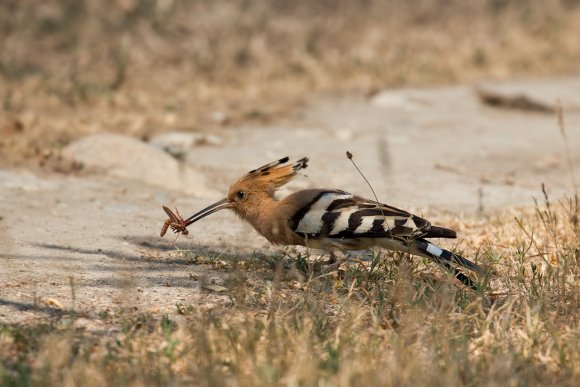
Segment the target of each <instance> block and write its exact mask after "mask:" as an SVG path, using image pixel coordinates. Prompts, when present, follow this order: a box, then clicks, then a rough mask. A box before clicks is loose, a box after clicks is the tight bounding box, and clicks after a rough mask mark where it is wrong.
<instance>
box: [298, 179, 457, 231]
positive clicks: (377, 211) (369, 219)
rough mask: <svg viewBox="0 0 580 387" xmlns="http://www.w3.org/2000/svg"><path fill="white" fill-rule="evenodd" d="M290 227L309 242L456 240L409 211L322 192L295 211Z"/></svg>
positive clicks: (341, 193)
mask: <svg viewBox="0 0 580 387" xmlns="http://www.w3.org/2000/svg"><path fill="white" fill-rule="evenodd" d="M291 227H292V229H293V230H294V232H296V233H297V234H299V235H300V236H302V237H304V238H309V239H318V238H339V239H351V238H396V239H413V238H420V237H448V238H453V237H455V233H454V232H453V231H451V230H447V229H443V228H440V227H432V226H431V224H430V223H429V222H428V221H426V220H425V219H422V218H420V217H418V216H415V215H412V214H410V213H408V212H406V211H403V210H400V209H398V208H395V207H391V206H388V205H385V204H381V203H378V202H375V201H370V200H366V199H363V198H361V197H357V196H354V195H352V194H350V193H347V192H344V191H323V190H321V191H320V192H319V193H318V194H317V195H316V196H314V198H313V199H312V200H311V201H310V202H309V203H308V204H307V205H305V206H304V207H303V208H301V209H300V210H299V211H297V212H296V214H295V215H294V217H293V218H292V221H291Z"/></svg>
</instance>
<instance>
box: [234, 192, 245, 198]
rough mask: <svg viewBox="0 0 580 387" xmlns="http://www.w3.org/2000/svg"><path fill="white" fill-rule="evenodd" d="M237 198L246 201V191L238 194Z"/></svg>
mask: <svg viewBox="0 0 580 387" xmlns="http://www.w3.org/2000/svg"><path fill="white" fill-rule="evenodd" d="M236 198H237V199H238V200H244V199H245V198H246V193H245V192H244V191H238V192H236Z"/></svg>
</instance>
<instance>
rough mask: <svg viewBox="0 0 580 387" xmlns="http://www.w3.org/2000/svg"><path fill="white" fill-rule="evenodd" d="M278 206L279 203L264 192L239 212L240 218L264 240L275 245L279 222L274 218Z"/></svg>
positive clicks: (253, 197)
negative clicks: (264, 238)
mask: <svg viewBox="0 0 580 387" xmlns="http://www.w3.org/2000/svg"><path fill="white" fill-rule="evenodd" d="M279 204H280V201H278V200H276V199H275V198H274V197H273V196H271V195H268V194H267V193H266V192H264V193H259V194H255V195H252V198H251V200H249V201H248V203H247V205H246V206H245V209H244V210H245V211H243V212H242V211H240V216H241V217H242V218H243V219H244V220H246V221H247V222H248V223H250V224H251V225H252V226H253V227H254V228H255V229H256V231H258V232H259V233H260V234H262V235H263V236H264V237H266V239H268V240H269V241H270V242H275V243H276V241H275V239H276V237H275V236H276V234H277V231H276V229H277V228H278V227H279V226H278V225H277V224H278V222H279V221H280V220H279V219H277V216H276V215H277V209H278V206H279Z"/></svg>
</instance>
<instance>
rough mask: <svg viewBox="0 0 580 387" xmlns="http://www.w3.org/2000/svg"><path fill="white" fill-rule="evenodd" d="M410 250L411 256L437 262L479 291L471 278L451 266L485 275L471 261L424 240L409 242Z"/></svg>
mask: <svg viewBox="0 0 580 387" xmlns="http://www.w3.org/2000/svg"><path fill="white" fill-rule="evenodd" d="M409 248H410V253H411V254H415V255H419V256H422V257H425V258H429V259H431V260H433V261H435V262H437V263H438V264H440V265H441V266H443V267H445V268H446V269H448V270H451V271H452V272H453V274H454V275H455V278H457V279H458V280H460V281H461V282H463V283H464V284H465V285H467V286H469V287H471V288H473V289H477V286H476V285H475V283H474V282H473V281H472V280H471V278H469V277H468V276H466V275H465V274H463V273H461V272H460V271H459V270H457V269H455V268H454V267H453V266H452V265H451V264H456V265H458V266H461V267H464V268H466V269H469V270H471V271H473V272H475V273H477V274H479V275H482V274H484V273H485V272H484V270H483V269H482V268H481V267H479V266H478V265H476V264H475V263H473V262H471V261H470V260H468V259H465V258H463V257H461V256H459V255H457V254H454V253H452V252H451V251H449V250H445V249H442V248H441V247H439V246H437V245H435V244H433V243H431V242H429V241H428V240H425V239H422V238H421V239H415V240H412V241H411V242H409Z"/></svg>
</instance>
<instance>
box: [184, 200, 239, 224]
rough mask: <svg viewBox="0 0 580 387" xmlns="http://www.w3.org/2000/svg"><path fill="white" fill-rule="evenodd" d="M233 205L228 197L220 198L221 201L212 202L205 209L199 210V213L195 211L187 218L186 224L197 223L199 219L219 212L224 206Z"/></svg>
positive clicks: (229, 206)
mask: <svg viewBox="0 0 580 387" xmlns="http://www.w3.org/2000/svg"><path fill="white" fill-rule="evenodd" d="M231 207H232V205H231V203H230V202H229V201H228V199H227V198H224V199H222V200H220V201H219V202H216V203H214V204H212V205H211V206H209V207H206V208H204V209H203V210H201V211H199V212H198V213H195V214H193V215H191V216H190V217H189V218H187V219H185V222H184V226H185V227H187V226H189V225H190V224H192V223H195V222H197V221H198V220H200V219H202V218H205V217H206V216H208V215H211V214H213V213H214V212H217V211H219V210H223V209H224V208H231Z"/></svg>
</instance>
